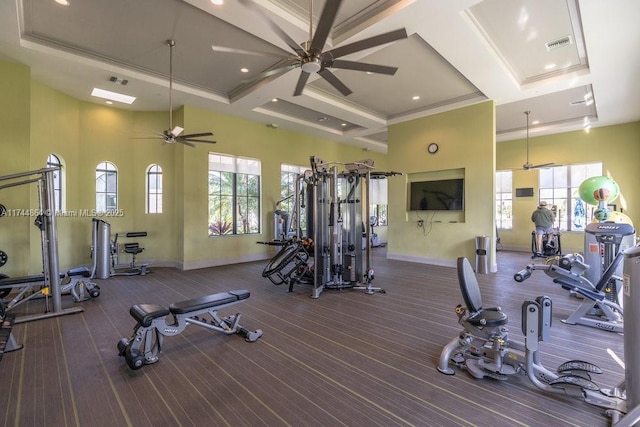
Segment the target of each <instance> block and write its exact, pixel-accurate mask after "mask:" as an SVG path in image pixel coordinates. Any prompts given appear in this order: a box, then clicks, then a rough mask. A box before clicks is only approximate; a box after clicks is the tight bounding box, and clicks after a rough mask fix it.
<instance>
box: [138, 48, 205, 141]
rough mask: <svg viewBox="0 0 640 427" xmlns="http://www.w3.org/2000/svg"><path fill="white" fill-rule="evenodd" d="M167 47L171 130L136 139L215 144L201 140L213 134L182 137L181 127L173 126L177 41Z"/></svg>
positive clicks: (192, 134) (202, 133)
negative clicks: (174, 70)
mask: <svg viewBox="0 0 640 427" xmlns="http://www.w3.org/2000/svg"><path fill="white" fill-rule="evenodd" d="M166 43H167V46H169V129H167V130H165V131H162V133H158V136H155V137H149V138H136V139H162V140H163V141H164V142H165V143H166V144H175V143H180V144H184V145H188V146H190V147H195V144H193V143H194V142H206V143H208V144H215V143H216V141H210V140H207V139H199V138H200V137H204V136H213V133H211V132H200V133H190V134H186V135H182V132H184V129H183V128H181V127H180V126H173V102H172V93H173V48H174V46H175V45H176V42H175V40H167V42H166Z"/></svg>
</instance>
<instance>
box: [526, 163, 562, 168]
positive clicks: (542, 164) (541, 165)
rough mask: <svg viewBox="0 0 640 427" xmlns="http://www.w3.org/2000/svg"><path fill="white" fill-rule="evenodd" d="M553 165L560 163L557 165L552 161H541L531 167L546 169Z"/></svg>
mask: <svg viewBox="0 0 640 427" xmlns="http://www.w3.org/2000/svg"><path fill="white" fill-rule="evenodd" d="M551 166H559V165H556V164H555V163H553V162H552V163H541V164H539V165H532V166H530V167H531V168H532V169H534V168H535V169H544V168H548V167H551Z"/></svg>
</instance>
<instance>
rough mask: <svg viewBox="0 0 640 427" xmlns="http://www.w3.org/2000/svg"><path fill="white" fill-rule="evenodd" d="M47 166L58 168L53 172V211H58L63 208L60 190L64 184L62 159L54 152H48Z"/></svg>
mask: <svg viewBox="0 0 640 427" xmlns="http://www.w3.org/2000/svg"><path fill="white" fill-rule="evenodd" d="M47 167H48V168H58V170H57V171H55V172H53V201H54V203H53V205H54V211H55V212H60V211H62V209H63V208H64V205H63V199H62V196H63V192H62V187H63V185H64V179H63V178H64V176H63V169H62V161H61V160H60V157H58V156H56V155H55V154H53V153H52V154H49V156H48V157H47Z"/></svg>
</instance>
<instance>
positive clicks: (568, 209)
mask: <svg viewBox="0 0 640 427" xmlns="http://www.w3.org/2000/svg"><path fill="white" fill-rule="evenodd" d="M601 175H602V163H589V164H583V165H570V166H555V167H552V168H548V169H540V175H539V180H540V182H539V188H540V197H539V199H540V201H543V200H544V201H546V202H547V204H548V205H552V206H554V207H555V209H556V224H555V226H556V227H559V228H560V230H561V231H580V230H584V228H585V226H586V224H587V220H588V219H589V218H591V217H592V215H593V210H594V209H595V208H596V207H595V206H590V205H587V204H586V203H585V202H584V201H583V200H581V199H580V195H579V194H578V188H579V187H580V184H581V183H582V181H584V180H585V179H587V178H591V177H594V176H601Z"/></svg>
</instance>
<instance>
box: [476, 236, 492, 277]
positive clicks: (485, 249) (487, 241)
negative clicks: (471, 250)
mask: <svg viewBox="0 0 640 427" xmlns="http://www.w3.org/2000/svg"><path fill="white" fill-rule="evenodd" d="M490 245H491V237H489V236H476V273H478V274H488V273H489V248H490Z"/></svg>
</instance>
